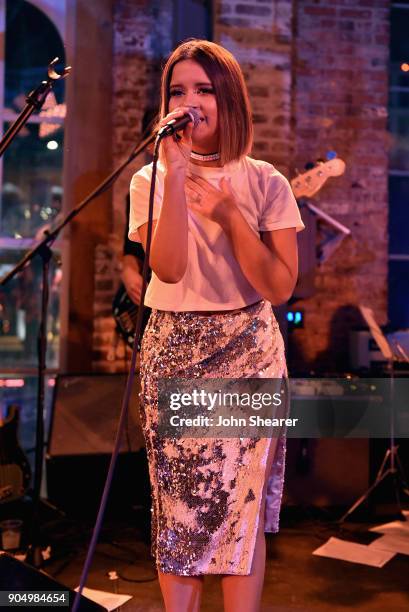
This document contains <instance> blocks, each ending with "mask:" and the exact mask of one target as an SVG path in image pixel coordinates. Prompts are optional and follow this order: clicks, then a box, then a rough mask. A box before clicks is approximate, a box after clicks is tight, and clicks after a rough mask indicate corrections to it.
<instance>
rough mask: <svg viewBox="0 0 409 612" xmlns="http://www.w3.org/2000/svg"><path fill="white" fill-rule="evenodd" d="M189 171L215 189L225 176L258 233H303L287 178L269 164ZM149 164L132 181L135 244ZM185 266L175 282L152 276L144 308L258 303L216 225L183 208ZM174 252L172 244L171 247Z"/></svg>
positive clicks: (158, 194)
mask: <svg viewBox="0 0 409 612" xmlns="http://www.w3.org/2000/svg"><path fill="white" fill-rule="evenodd" d="M164 171H165V169H164V166H163V165H162V164H161V162H160V161H159V163H158V167H157V175H156V186H155V200H154V211H153V218H154V219H158V218H159V213H160V207H161V202H162V198H163V188H164ZM189 173H190V174H192V175H198V176H202V177H203V178H204V179H206V180H207V181H208V182H209V183H211V184H212V185H213V186H214V187H216V188H221V187H220V182H221V179H222V178H223V177H224V178H225V179H226V180H227V181H228V183H229V187H230V191H231V193H232V195H233V197H234V198H235V201H236V204H237V206H238V207H239V209H240V211H241V213H242V214H243V216H244V218H245V219H246V220H247V223H248V224H249V226H250V228H251V229H252V230H253V232H254V233H255V234H257V235H259V234H260V232H263V231H273V230H278V229H284V228H291V227H294V228H295V229H296V231H300V230H302V229H304V224H303V222H302V220H301V215H300V212H299V209H298V206H297V202H296V200H295V198H294V195H293V193H292V191H291V187H290V185H289V183H288V181H287V179H286V178H285V177H284V176H283V175H282V174H281V173H280V172H278V170H276V169H275V168H274V166H272V165H271V164H269V163H267V162H264V161H261V160H256V159H252V158H250V157H242V158H241V159H240V160H238V161H233V162H230V163H228V164H226V165H225V166H223V167H221V168H214V167H212V168H210V167H206V166H198V165H196V164H193V163H190V164H189ZM151 176H152V164H149V165H147V166H144V167H143V168H141V169H140V170H139V171H138V172H137V173H136V174H134V176H133V177H132V181H131V188H130V194H131V211H130V213H131V214H130V223H129V238H130V240H134V241H136V242H140V236H139V233H138V228H139V227H141V226H142V225H144V224H145V223H147V221H148V207H149V187H150V179H151ZM188 230H189V231H188V263H187V268H186V272H185V274H184V276H183V278H182V279H181V280H180V281H179V282H178V283H164V282H162V281H161V280H159V278H158V277H157V276H156V274H155V273H154V272H153V273H152V279H151V281H150V283H149V287H148V290H147V292H146V296H145V304H146V305H147V306H150V307H151V308H155V309H158V310H166V311H179V312H180V311H206V310H209V311H210V310H234V309H236V308H242V307H244V306H248V305H249V304H253V303H255V302H257V301H258V300H260V299H261V296H260V294H259V293H258V292H257V291H256V290H255V289H254V287H252V285H251V284H250V283H249V281H248V280H247V279H246V277H245V276H244V274H243V272H242V271H241V268H240V265H239V263H238V262H237V260H236V258H235V256H234V253H233V249H232V247H231V244H230V241H229V239H228V237H227V235H226V234H225V233H224V231H223V229H222V228H221V227H220V225H219V224H218V223H216V222H214V221H211V220H210V219H207V218H205V217H203V216H202V215H199V214H198V213H195V212H194V211H192V210H190V209H189V208H188ZM175 248H177V245H175Z"/></svg>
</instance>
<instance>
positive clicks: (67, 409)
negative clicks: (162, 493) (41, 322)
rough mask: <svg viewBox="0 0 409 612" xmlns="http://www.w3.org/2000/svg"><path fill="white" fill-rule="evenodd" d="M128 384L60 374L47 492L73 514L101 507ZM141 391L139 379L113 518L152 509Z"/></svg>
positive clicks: (112, 501)
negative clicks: (150, 507) (135, 510)
mask: <svg viewBox="0 0 409 612" xmlns="http://www.w3.org/2000/svg"><path fill="white" fill-rule="evenodd" d="M125 384H126V375H125V374H90V375H80V376H73V375H61V376H58V378H57V380H56V386H55V393H54V401H53V411H52V418H51V426H50V433H49V443H48V451H47V457H46V475H47V492H48V498H49V500H50V502H51V503H53V504H54V505H56V506H57V508H59V509H60V510H62V511H64V512H67V513H68V514H70V515H72V516H93V515H95V512H96V510H97V509H98V506H99V503H100V499H101V495H102V491H103V486H104V482H105V478H106V475H107V472H108V467H109V462H110V456H111V452H112V449H113V447H114V442H115V435H116V430H117V426H118V422H119V415H120V410H121V403H122V396H123V392H124V389H125ZM138 392H139V388H138V381H137V379H135V388H134V389H133V391H132V397H131V402H130V406H129V414H128V422H127V424H126V431H125V435H124V440H123V444H122V448H121V452H120V454H119V456H118V461H117V466H116V471H115V474H114V479H113V483H112V488H111V493H110V498H109V502H108V505H107V513H108V514H112V515H121V514H126V513H127V512H128V511H129V510H130V509H131V508H132V507H135V506H137V507H139V508H144V509H148V508H149V506H150V500H149V495H150V494H149V476H148V467H147V460H146V453H145V448H144V439H143V434H142V429H141V426H140V422H139V402H138Z"/></svg>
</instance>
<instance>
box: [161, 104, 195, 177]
mask: <svg viewBox="0 0 409 612" xmlns="http://www.w3.org/2000/svg"><path fill="white" fill-rule="evenodd" d="M187 108H188V107H185V108H184V107H178V108H175V110H173V111H172V112H170V113H169V114H168V115H166V117H164V118H163V119H162V120H161V121H160V122H159V128H161V127H163V126H164V125H166V123H168V122H169V121H171V120H172V119H178V118H179V117H183V115H184V114H185V113H186V110H187ZM192 132H193V123H192V121H189V123H188V124H187V125H186V127H185V128H184V130H183V132H182V131H181V132H178V137H177V136H176V135H175V134H174V135H173V136H167V137H166V138H163V140H162V143H161V147H162V153H163V160H164V163H165V166H166V171H167V172H168V173H169V172H170V173H172V172H174V171H175V172H180V171H183V172H185V171H186V169H187V165H188V162H189V160H190V153H191V151H192Z"/></svg>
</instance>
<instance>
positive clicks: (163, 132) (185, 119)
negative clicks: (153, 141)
mask: <svg viewBox="0 0 409 612" xmlns="http://www.w3.org/2000/svg"><path fill="white" fill-rule="evenodd" d="M189 121H192V123H193V127H194V128H195V127H197V126H198V125H199V123H200V116H199V113H198V112H197V110H195V109H194V108H189V110H187V111H186V112H185V114H184V115H182V117H178V118H177V119H171V120H170V121H168V122H167V123H166V125H163V126H162V127H161V129H160V130H159V132H158V136H160V137H161V138H165V137H166V136H172V134H175V132H179V130H183V129H184V127H185V126H186V125H187V124H188V123H189Z"/></svg>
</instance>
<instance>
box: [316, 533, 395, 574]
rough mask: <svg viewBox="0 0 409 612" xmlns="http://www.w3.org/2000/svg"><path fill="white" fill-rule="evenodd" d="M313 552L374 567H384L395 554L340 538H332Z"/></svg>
mask: <svg viewBox="0 0 409 612" xmlns="http://www.w3.org/2000/svg"><path fill="white" fill-rule="evenodd" d="M312 554H313V555H318V556H320V557H331V558H332V559H341V560H342V561H350V562H351V563H362V564H363V565H370V566H372V567H383V566H384V565H385V563H387V562H388V561H390V559H392V557H394V556H395V553H394V552H392V551H388V550H379V549H377V548H371V547H369V546H365V545H363V544H356V543H355V542H348V541H347V540H340V539H339V538H330V539H329V540H328V541H327V542H325V544H323V545H322V546H320V547H319V548H317V549H316V550H314V552H313V553H312Z"/></svg>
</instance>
